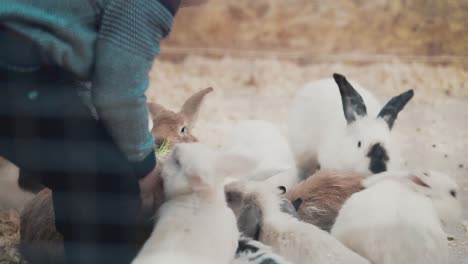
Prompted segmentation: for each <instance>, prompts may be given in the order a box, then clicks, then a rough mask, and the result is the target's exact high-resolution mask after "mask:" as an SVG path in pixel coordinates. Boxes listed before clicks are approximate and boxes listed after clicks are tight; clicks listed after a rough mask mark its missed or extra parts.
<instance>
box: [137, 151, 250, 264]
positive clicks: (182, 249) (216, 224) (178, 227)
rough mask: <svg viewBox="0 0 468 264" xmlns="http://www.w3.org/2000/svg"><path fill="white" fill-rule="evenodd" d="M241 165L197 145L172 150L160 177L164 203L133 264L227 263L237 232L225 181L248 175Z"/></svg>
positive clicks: (240, 161)
mask: <svg viewBox="0 0 468 264" xmlns="http://www.w3.org/2000/svg"><path fill="white" fill-rule="evenodd" d="M242 161H243V159H242V158H239V159H237V157H235V156H233V155H226V154H225V155H221V154H219V153H217V152H216V151H214V150H212V149H210V148H208V147H206V146H204V145H202V144H200V143H182V144H178V145H175V147H174V149H173V151H172V153H171V156H170V157H169V158H168V160H167V161H166V163H165V164H164V166H163V169H162V173H161V177H162V180H163V186H164V192H165V196H166V199H167V200H166V202H165V203H164V204H163V205H162V206H161V208H160V209H159V211H158V215H159V219H158V222H157V224H156V227H155V229H154V230H153V232H152V234H151V236H150V238H149V239H148V240H147V241H146V242H145V244H144V246H143V248H142V249H141V251H140V252H139V254H138V256H137V257H136V259H135V260H134V261H133V263H135V264H137V263H159V262H161V263H168V264H170V263H174V264H176V263H204V264H209V263H213V264H214V263H217V264H219V263H226V264H227V263H230V262H231V261H232V259H233V258H234V254H235V252H236V249H237V244H238V238H239V231H238V229H237V226H236V219H235V216H234V214H233V212H232V211H231V210H230V209H229V208H228V207H227V204H226V200H225V195H224V189H223V180H224V179H223V178H224V176H226V175H228V174H229V173H233V172H234V171H233V170H232V169H231V168H235V169H239V170H240V171H242V170H243V169H247V167H248V165H246V166H242ZM231 162H233V163H235V164H236V166H232V164H233V163H231ZM183 260H187V261H188V262H183Z"/></svg>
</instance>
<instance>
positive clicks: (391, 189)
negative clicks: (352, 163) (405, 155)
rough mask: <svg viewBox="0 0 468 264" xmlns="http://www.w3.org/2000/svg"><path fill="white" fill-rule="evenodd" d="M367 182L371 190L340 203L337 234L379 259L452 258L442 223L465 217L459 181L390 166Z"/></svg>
mask: <svg viewBox="0 0 468 264" xmlns="http://www.w3.org/2000/svg"><path fill="white" fill-rule="evenodd" d="M362 184H363V185H364V186H365V187H366V189H364V190H363V191H361V192H358V193H355V194H353V195H352V196H351V197H350V198H349V199H348V200H347V201H346V202H345V203H344V205H343V207H342V208H341V210H340V212H339V214H338V217H337V218H336V222H335V225H334V226H333V228H332V230H331V234H332V235H333V236H335V237H336V238H338V239H339V240H340V241H341V242H343V244H345V245H346V246H347V247H349V248H350V249H352V250H354V251H355V252H357V253H358V254H360V255H362V256H364V257H366V258H367V259H369V260H370V261H371V262H372V263H376V264H394V263H411V264H442V263H448V241H447V236H446V234H445V232H444V231H443V228H442V226H443V225H442V223H444V224H447V225H448V224H452V223H455V222H457V221H460V219H461V205H460V202H459V200H458V198H457V194H458V186H457V184H456V182H455V181H454V180H452V179H451V178H450V177H448V176H447V175H444V174H442V173H438V172H434V171H415V172H411V171H407V172H404V171H403V172H392V171H387V172H384V173H380V174H377V175H375V176H371V177H369V178H367V179H365V180H363V181H362Z"/></svg>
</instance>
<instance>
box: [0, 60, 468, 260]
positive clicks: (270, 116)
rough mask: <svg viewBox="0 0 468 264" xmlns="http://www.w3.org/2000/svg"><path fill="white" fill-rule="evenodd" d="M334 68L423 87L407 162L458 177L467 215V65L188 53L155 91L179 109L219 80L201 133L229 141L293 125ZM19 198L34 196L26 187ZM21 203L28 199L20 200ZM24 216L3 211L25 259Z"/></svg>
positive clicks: (370, 81) (409, 116)
mask: <svg viewBox="0 0 468 264" xmlns="http://www.w3.org/2000/svg"><path fill="white" fill-rule="evenodd" d="M334 72H338V73H342V74H344V75H345V76H347V77H348V78H350V79H354V80H356V81H358V82H360V83H361V84H362V85H363V86H364V87H367V88H368V89H370V90H371V91H372V92H373V93H375V94H376V96H377V97H378V98H379V99H381V101H386V100H388V99H389V98H390V97H391V96H393V95H396V94H398V93H400V92H402V91H405V90H407V89H409V88H413V89H414V90H415V97H414V98H413V100H412V102H410V103H409V104H408V106H407V107H406V108H405V109H404V110H403V112H401V113H400V115H399V117H398V120H397V121H396V123H395V127H394V133H395V134H396V135H397V139H398V140H399V141H400V142H401V145H402V148H403V159H404V161H405V162H404V166H405V167H407V168H418V167H422V168H431V169H435V170H440V171H444V172H447V173H450V174H452V175H454V176H455V177H457V179H458V181H459V183H460V184H461V188H462V192H463V193H464V194H465V195H464V196H462V199H464V200H463V204H464V219H465V221H466V220H467V219H468V200H467V199H466V198H468V197H466V195H467V194H468V176H467V174H468V161H467V159H466V157H468V71H466V70H463V69H461V68H457V67H453V66H450V65H440V64H439V65H429V64H425V63H415V62H411V63H408V62H403V61H401V60H398V59H392V60H390V61H385V62H373V63H335V62H319V63H313V64H297V63H293V62H288V61H283V60H276V59H266V58H262V59H259V58H257V59H252V58H247V59H246V58H232V57H222V58H207V57H202V56H188V57H184V58H182V59H178V60H176V61H174V60H158V61H157V62H156V63H155V67H154V69H153V71H152V72H151V87H150V90H149V91H148V97H149V99H150V100H154V101H157V102H159V103H161V104H163V105H165V106H167V107H168V108H170V109H172V110H178V109H177V107H179V106H180V105H181V104H182V103H183V101H184V100H185V99H186V98H187V97H188V96H189V95H191V94H192V93H194V92H196V91H198V90H200V89H203V88H206V87H209V86H211V87H213V88H214V92H213V93H212V94H210V95H209V96H207V99H206V101H205V104H204V105H203V108H202V110H201V112H200V115H199V120H198V122H197V124H196V125H195V129H194V134H195V135H196V136H198V138H199V140H200V141H202V142H205V143H207V144H209V145H212V146H215V147H216V146H219V144H220V143H221V142H222V140H223V138H222V135H223V133H224V131H225V130H226V129H229V127H230V126H231V125H232V124H233V122H235V121H236V120H240V119H252V118H254V119H265V120H269V121H272V122H274V123H275V124H277V125H278V126H279V127H280V128H281V129H282V130H283V131H284V132H285V133H286V131H287V125H286V124H287V122H286V121H287V111H288V106H289V104H290V102H291V100H292V97H293V95H294V94H295V92H296V91H298V89H300V88H301V87H302V85H303V84H304V83H305V82H307V81H310V80H314V79H318V78H326V77H331V75H332V74H333V73H334ZM272 144H274V142H272ZM248 147H249V146H246V148H248ZM3 167H8V166H6V165H4V166H3ZM6 171H7V170H6V169H5V168H2V167H1V166H0V174H12V173H13V172H12V170H11V168H10V169H9V172H6ZM2 177H3V178H4V179H5V177H4V176H3V175H2ZM9 177H10V178H11V177H15V176H11V175H9ZM0 180H1V179H0ZM13 183H14V181H12V182H10V186H9V187H7V185H4V184H0V209H7V208H8V207H9V206H10V207H12V205H9V204H8V202H10V203H12V202H11V200H12V199H9V200H8V199H7V198H6V197H13V195H16V194H15V193H12V190H13V189H14V188H13V187H12V186H11V185H14V184H13ZM465 197H466V198H465ZM18 199H24V200H26V198H21V195H18ZM18 199H16V201H18ZM5 201H8V202H5ZM18 204H20V202H19V203H16V204H14V205H13V207H18ZM17 217H18V216H17V213H15V211H3V212H2V214H1V215H0V218H1V219H0V263H19V259H18V258H17V257H16V255H15V254H16V252H15V250H14V248H13V247H10V246H8V245H9V244H11V243H15V242H16V241H18V239H19V238H18V236H19V235H18V232H17V226H18V219H17ZM465 224H466V222H465ZM466 228H468V227H463V226H460V227H459V228H457V229H455V230H450V234H452V235H453V240H452V241H451V242H450V244H451V246H452V256H451V261H450V264H462V263H467V264H468V234H467V230H466ZM6 249H8V250H6Z"/></svg>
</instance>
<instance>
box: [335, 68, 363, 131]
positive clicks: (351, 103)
mask: <svg viewBox="0 0 468 264" xmlns="http://www.w3.org/2000/svg"><path fill="white" fill-rule="evenodd" d="M333 79H335V82H336V84H338V88H339V89H340V95H341V102H342V103H343V112H344V115H345V118H346V121H347V122H348V124H350V123H352V122H354V121H356V119H357V117H358V116H359V117H363V116H366V115H367V109H366V105H365V103H364V100H362V97H361V95H360V94H359V93H358V92H357V91H356V90H355V89H354V87H353V86H352V85H351V84H350V83H349V82H348V80H346V77H344V76H343V75H341V74H338V73H334V74H333Z"/></svg>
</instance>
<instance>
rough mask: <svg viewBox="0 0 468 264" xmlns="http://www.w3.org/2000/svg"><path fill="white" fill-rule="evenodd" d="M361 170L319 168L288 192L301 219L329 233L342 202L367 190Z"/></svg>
mask: <svg viewBox="0 0 468 264" xmlns="http://www.w3.org/2000/svg"><path fill="white" fill-rule="evenodd" d="M363 179H364V177H363V176H362V175H360V174H358V173H352V172H343V171H335V170H319V171H317V172H315V173H314V174H313V175H311V176H310V177H308V178H307V179H305V180H304V181H302V182H300V183H299V184H298V185H296V186H294V187H293V188H292V189H290V190H289V191H288V192H287V197H288V199H289V200H290V201H291V202H292V203H293V204H297V203H299V202H300V204H298V205H296V206H297V213H298V215H299V217H300V219H301V220H302V221H304V222H307V223H309V224H313V225H315V226H317V227H319V228H321V229H323V230H325V231H327V232H330V229H331V227H332V226H333V223H334V222H335V218H336V216H337V215H338V211H339V210H340V208H341V206H342V205H343V203H344V202H345V201H346V200H347V199H348V198H349V197H350V196H351V195H352V194H353V193H356V192H359V191H361V190H363V189H364V186H362V184H361V181H362V180H363Z"/></svg>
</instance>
